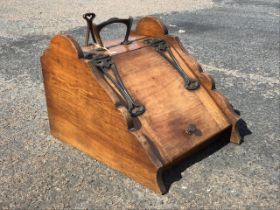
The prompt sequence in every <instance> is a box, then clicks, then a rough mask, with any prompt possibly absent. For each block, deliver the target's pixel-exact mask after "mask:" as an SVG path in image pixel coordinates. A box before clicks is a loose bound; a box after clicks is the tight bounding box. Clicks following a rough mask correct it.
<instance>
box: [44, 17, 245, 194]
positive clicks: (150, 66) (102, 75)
mask: <svg viewBox="0 0 280 210" xmlns="http://www.w3.org/2000/svg"><path fill="white" fill-rule="evenodd" d="M94 17H95V14H94V13H87V14H85V15H84V18H85V19H86V21H87V25H88V27H87V34H86V44H85V46H84V47H80V46H79V44H78V43H77V42H76V41H75V40H74V39H73V38H72V37H70V36H68V35H56V36H54V37H53V38H52V40H51V42H50V44H49V47H48V48H47V49H46V50H45V51H44V54H43V56H42V57H41V64H42V71H43V78H44V85H45V93H46V101H47V108H48V116H49V123H50V129H51V134H52V135H53V136H54V137H56V138H58V139H60V140H62V141H63V142H66V143H69V144H71V145H73V146H74V147H76V148H78V149H79V150H81V151H83V152H85V153H87V154H88V155H90V156H91V157H93V158H95V159H97V160H99V161H101V162H103V163H105V164H107V165H108V166H110V167H112V168H114V169H116V170H118V171H121V172H123V173H124V174H126V175H127V176H129V177H131V178H133V179H134V180H136V181H137V182H139V183H141V184H143V185H144V186H146V187H148V188H150V189H152V190H154V191H156V192H159V193H166V191H167V189H166V187H165V184H164V182H163V178H162V174H163V172H164V171H165V170H166V169H168V168H170V166H172V165H174V164H175V163H177V162H178V161H179V160H181V159H184V158H187V157H188V156H190V154H193V153H194V152H197V151H198V150H199V149H201V148H203V147H205V146H206V145H209V143H210V142H212V141H214V140H219V139H220V138H221V136H227V137H228V139H229V140H230V141H231V142H233V143H236V144H239V143H240V136H239V133H238V131H237V128H236V127H237V126H236V124H237V121H238V120H239V116H237V115H236V114H235V113H234V111H233V109H232V107H231V105H230V104H229V102H228V100H227V99H226V98H225V97H224V96H223V95H222V94H221V93H220V92H218V91H216V90H215V87H214V80H213V79H212V77H210V76H209V75H208V74H206V73H205V72H203V71H202V68H201V66H200V65H199V64H198V62H197V61H196V60H195V59H194V58H193V57H192V56H191V55H190V54H189V53H188V52H187V51H186V50H185V49H184V47H183V46H182V44H181V42H180V41H179V39H178V37H175V36H172V35H168V31H167V28H166V26H165V25H164V24H163V23H162V22H161V21H160V20H158V19H157V18H155V17H150V16H148V17H144V18H142V19H140V20H139V21H138V22H137V24H136V27H135V29H134V30H131V28H132V18H131V17H130V18H128V19H118V18H111V19H109V20H107V21H105V22H103V23H101V24H94V23H93V19H94ZM114 23H121V24H124V25H125V26H126V27H127V31H126V35H125V38H124V39H117V40H109V41H106V42H103V41H102V39H101V36H100V32H101V30H102V29H103V28H104V27H105V26H107V25H109V24H114ZM90 37H91V38H92V43H91V44H90V43H89V38H90ZM93 176H95V175H94V174H93Z"/></svg>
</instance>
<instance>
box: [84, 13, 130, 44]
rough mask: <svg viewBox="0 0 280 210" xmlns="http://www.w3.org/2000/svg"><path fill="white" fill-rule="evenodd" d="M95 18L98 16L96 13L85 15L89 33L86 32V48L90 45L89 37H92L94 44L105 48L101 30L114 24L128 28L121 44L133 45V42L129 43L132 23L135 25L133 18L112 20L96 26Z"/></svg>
mask: <svg viewBox="0 0 280 210" xmlns="http://www.w3.org/2000/svg"><path fill="white" fill-rule="evenodd" d="M95 16H96V15H95V14H94V13H85V14H84V15H83V18H84V19H85V20H86V22H87V32H86V39H85V45H86V46H88V45H89V35H91V37H92V41H93V43H97V44H99V45H100V46H101V47H104V44H103V41H102V39H101V35H100V33H101V30H102V29H103V28H104V27H106V26H108V25H110V24H114V23H121V24H124V25H125V26H126V33H125V37H124V40H123V41H122V42H121V43H120V44H122V45H127V44H130V43H131V41H129V40H128V38H129V34H130V31H131V27H132V23H133V18H132V17H129V18H127V19H121V18H110V19H109V20H106V21H104V22H102V23H100V24H94V23H93V19H94V18H95Z"/></svg>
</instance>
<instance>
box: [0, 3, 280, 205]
mask: <svg viewBox="0 0 280 210" xmlns="http://www.w3.org/2000/svg"><path fill="white" fill-rule="evenodd" d="M1 3H2V2H1ZM279 8H280V5H279V2H278V1H273V0H269V1H257V0H255V1H253V0H252V1H250V0H244V1H238V0H235V1H234V0H221V1H214V2H213V3H211V6H209V7H208V6H207V7H205V8H204V9H203V8H199V9H193V10H189V11H181V10H180V12H178V10H176V8H175V9H174V11H173V12H172V11H167V12H164V13H160V12H158V11H155V13H156V14H155V15H156V16H157V17H159V18H161V19H162V20H163V21H164V22H165V23H166V25H167V27H168V29H169V32H170V34H174V35H177V36H179V38H180V39H181V41H182V42H183V44H184V46H185V47H186V48H187V49H188V50H189V51H190V52H191V53H192V54H193V55H194V56H195V57H196V58H197V59H198V60H199V62H200V63H201V65H202V67H203V68H204V70H205V71H207V72H209V73H210V74H211V75H212V76H213V77H214V78H215V81H216V87H217V89H218V90H220V91H221V92H223V93H224V95H226V96H227V97H228V98H229V100H230V102H231V103H232V105H233V106H234V108H235V109H236V111H237V112H239V113H240V115H241V117H242V119H243V120H244V121H243V122H242V123H241V124H240V131H241V134H242V136H243V143H242V144H241V145H240V146H237V145H233V144H223V145H221V144H214V145H212V146H211V147H209V148H207V149H205V150H203V151H201V152H200V153H198V154H197V155H195V156H193V157H191V158H190V159H187V160H185V161H183V162H182V163H181V164H180V165H178V166H177V167H175V168H174V169H173V171H172V172H170V173H169V174H167V175H166V182H167V183H169V184H170V183H172V184H171V186H170V190H169V193H168V194H166V195H163V196H162V195H158V194H155V193H153V192H152V191H150V190H148V189H146V188H144V187H142V186H141V185H139V184H137V183H135V182H134V181H133V180H130V179H129V178H127V177H125V176H123V175H122V174H121V173H119V172H116V171H114V170H112V169H110V168H108V167H106V166H105V165H103V164H102V163H100V162H97V161H95V160H94V159H92V158H90V157H88V156H86V155H84V154H83V153H81V152H80V151H78V150H76V149H74V148H72V147H71V146H69V145H66V144H63V143H61V142H60V141H58V140H56V139H54V138H53V137H52V136H50V133H49V127H48V118H47V111H46V104H45V98H44V89H43V85H42V75H41V69H40V63H39V57H40V55H41V54H42V52H43V50H44V49H45V48H46V47H47V45H48V42H49V41H50V38H51V36H52V33H54V32H53V31H52V30H50V31H47V32H46V33H45V32H38V31H36V30H35V31H34V32H32V33H27V32H26V33H23V34H21V35H19V36H12V32H11V31H12V28H13V27H14V26H10V25H9V24H10V22H9V21H6V22H5V20H7V19H2V20H0V24H1V33H0V34H1V35H0V165H1V171H0V172H1V174H0V208H3V209H5V208H10V209H14V208H20V209H24V208H28V209H35V208H58V209H61V208H71V209H76V208H101V209H105V208H106V209H123V208H137V209H150V208H157V209H163V208H164V209H176V208H187V209H218V208H220V209H280V203H279V200H280V194H279V184H280V180H279V178H280V177H279V175H280V164H279V163H280V162H279V161H280V151H279V140H280V139H279V136H280V135H279V112H280V111H279V17H280V16H279V15H280V13H279ZM172 9H173V8H172ZM158 10H159V11H160V8H159V9H158ZM10 12H11V13H12V12H13V11H10ZM127 15H134V16H135V15H136V14H127ZM71 18H73V17H71ZM17 23H18V22H17ZM21 23H22V22H20V24H21ZM71 27H72V25H71V24H70V28H68V29H63V30H62V31H61V32H62V33H65V34H70V35H73V36H74V37H75V38H76V39H77V40H79V41H80V42H81V43H82V41H83V33H84V30H85V27H79V26H74V27H73V28H71ZM14 28H15V29H17V30H18V31H19V32H20V31H23V32H24V30H25V29H24V28H23V29H22V28H20V27H14ZM105 32H106V34H107V37H111V36H115V35H117V34H118V33H119V32H120V29H119V28H111V29H108V30H107V31H105ZM13 33H14V32H13Z"/></svg>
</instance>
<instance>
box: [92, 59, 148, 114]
mask: <svg viewBox="0 0 280 210" xmlns="http://www.w3.org/2000/svg"><path fill="white" fill-rule="evenodd" d="M92 58H93V64H94V65H95V66H96V67H97V69H98V70H99V71H100V72H101V73H102V74H103V75H105V76H106V77H107V78H108V79H109V80H110V81H111V82H112V84H113V85H114V86H115V87H116V88H117V90H118V92H119V93H120V94H121V95H122V97H123V99H124V100H125V101H126V103H127V108H128V111H129V113H130V114H131V116H132V117H137V116H139V115H141V114H143V113H144V112H145V107H144V106H143V105H142V104H140V103H137V102H135V101H134V99H133V98H132V97H131V95H130V94H129V92H128V90H127V89H126V87H125V85H124V84H123V81H122V79H121V77H120V75H119V72H118V69H117V66H116V64H115V63H114V62H113V61H112V58H111V56H109V55H106V54H96V55H93V57H92ZM109 71H111V72H112V73H113V74H110V73H109Z"/></svg>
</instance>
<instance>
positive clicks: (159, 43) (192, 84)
mask: <svg viewBox="0 0 280 210" xmlns="http://www.w3.org/2000/svg"><path fill="white" fill-rule="evenodd" d="M144 43H145V44H147V45H150V46H152V47H154V48H155V50H156V51H157V52H158V53H159V54H160V55H161V56H162V57H163V58H164V59H165V60H167V61H168V62H169V63H170V64H171V65H172V66H173V67H174V68H175V69H176V70H177V71H178V73H179V74H180V75H181V77H182V78H183V79H184V82H185V88H186V89H188V90H195V89H197V88H199V82H198V81H197V80H194V79H191V78H189V77H188V75H187V74H186V73H185V71H184V70H183V69H182V67H181V66H180V64H179V62H178V61H177V59H176V58H175V56H174V54H173V53H172V51H171V49H170V46H169V44H168V43H167V42H166V41H165V40H163V39H156V38H155V39H146V40H144Z"/></svg>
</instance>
